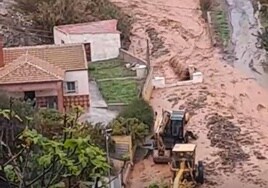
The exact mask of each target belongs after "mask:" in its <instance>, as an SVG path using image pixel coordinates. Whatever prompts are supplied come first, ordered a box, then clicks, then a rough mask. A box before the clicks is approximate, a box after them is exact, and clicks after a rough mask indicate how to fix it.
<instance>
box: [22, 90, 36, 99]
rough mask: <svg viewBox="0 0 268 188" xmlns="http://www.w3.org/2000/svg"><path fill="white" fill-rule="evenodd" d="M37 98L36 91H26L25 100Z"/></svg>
mask: <svg viewBox="0 0 268 188" xmlns="http://www.w3.org/2000/svg"><path fill="white" fill-rule="evenodd" d="M34 98H35V91H25V92H24V100H28V99H30V100H31V101H32V100H33V99H34Z"/></svg>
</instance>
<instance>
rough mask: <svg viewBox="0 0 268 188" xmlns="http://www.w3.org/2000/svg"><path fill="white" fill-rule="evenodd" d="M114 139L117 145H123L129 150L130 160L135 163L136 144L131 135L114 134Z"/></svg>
mask: <svg viewBox="0 0 268 188" xmlns="http://www.w3.org/2000/svg"><path fill="white" fill-rule="evenodd" d="M112 140H113V141H114V142H115V144H116V145H118V146H119V147H122V146H123V147H124V150H126V151H128V154H129V158H130V161H131V162H132V163H133V161H134V155H135V151H136V146H134V145H133V143H132V138H131V136H112ZM115 147H117V146H115Z"/></svg>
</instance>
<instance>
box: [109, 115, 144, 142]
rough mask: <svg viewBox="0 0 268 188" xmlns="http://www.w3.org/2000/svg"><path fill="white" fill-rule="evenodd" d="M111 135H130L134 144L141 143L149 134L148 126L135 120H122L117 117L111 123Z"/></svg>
mask: <svg viewBox="0 0 268 188" xmlns="http://www.w3.org/2000/svg"><path fill="white" fill-rule="evenodd" d="M111 127H112V130H113V132H112V134H113V135H131V136H132V139H133V141H134V143H137V142H139V141H143V140H144V138H145V137H146V136H147V135H148V134H149V127H148V125H146V124H144V123H142V122H141V121H140V120H138V119H136V118H129V119H124V118H122V117H119V118H117V119H115V120H114V121H113V122H112V123H111Z"/></svg>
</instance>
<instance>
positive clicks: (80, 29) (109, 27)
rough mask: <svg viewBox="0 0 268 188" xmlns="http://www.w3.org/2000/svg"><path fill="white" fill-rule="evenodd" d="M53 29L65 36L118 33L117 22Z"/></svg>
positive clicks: (74, 25)
mask: <svg viewBox="0 0 268 188" xmlns="http://www.w3.org/2000/svg"><path fill="white" fill-rule="evenodd" d="M55 29H57V30H59V31H62V32H64V33H66V34H97V33H120V32H119V31H118V30H117V20H103V21H97V22H87V23H79V24H70V25H59V26H55Z"/></svg>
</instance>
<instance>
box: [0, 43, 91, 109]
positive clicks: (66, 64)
mask: <svg viewBox="0 0 268 188" xmlns="http://www.w3.org/2000/svg"><path fill="white" fill-rule="evenodd" d="M0 45H1V46H0V90H2V91H5V92H8V94H9V95H10V96H13V97H17V98H24V99H25V100H26V99H30V100H33V99H35V100H36V105H37V107H39V108H55V109H58V110H59V111H61V112H63V111H64V109H69V108H70V107H72V106H73V105H79V106H82V107H84V108H85V109H87V108H88V107H89V86H88V64H87V60H86V55H85V49H84V46H83V45H82V44H63V45H40V46H27V47H14V48H3V47H2V46H3V45H2V42H1V43H0Z"/></svg>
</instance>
